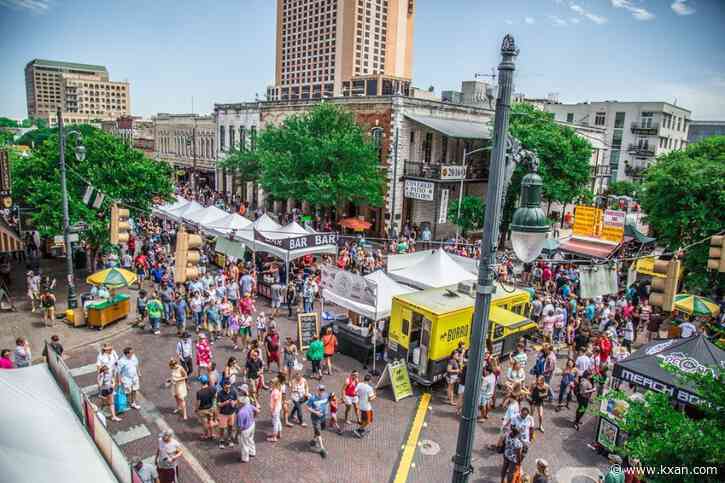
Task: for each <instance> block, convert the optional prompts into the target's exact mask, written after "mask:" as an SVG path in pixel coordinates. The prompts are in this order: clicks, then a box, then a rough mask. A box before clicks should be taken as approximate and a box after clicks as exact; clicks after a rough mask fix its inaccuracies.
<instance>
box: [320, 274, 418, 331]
mask: <svg viewBox="0 0 725 483" xmlns="http://www.w3.org/2000/svg"><path fill="white" fill-rule="evenodd" d="M364 278H365V279H366V280H370V281H371V282H373V283H374V284H375V286H376V288H377V293H376V303H375V306H372V305H368V304H363V303H360V302H356V301H354V300H350V299H348V298H346V297H342V296H340V295H337V294H335V293H333V292H331V291H330V290H328V289H323V291H322V295H323V297H324V298H325V300H327V301H330V302H332V303H334V304H335V305H339V306H340V307H344V308H346V309H348V310H351V311H353V312H355V313H357V314H360V315H362V316H364V317H367V318H369V319H372V320H379V319H385V318H387V317H390V309H391V307H392V305H393V297H395V296H396V295H402V294H406V293H411V292H417V290H416V289H414V288H410V287H407V286H405V285H401V284H399V283H398V282H396V281H395V280H393V279H392V278H390V277H388V276H387V275H386V274H385V272H383V271H382V270H376V271H375V272H373V273H370V274H368V275H365V277H364Z"/></svg>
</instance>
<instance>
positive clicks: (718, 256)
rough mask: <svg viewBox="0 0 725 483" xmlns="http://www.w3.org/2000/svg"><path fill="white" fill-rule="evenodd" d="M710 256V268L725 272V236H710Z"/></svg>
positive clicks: (708, 266) (708, 265)
mask: <svg viewBox="0 0 725 483" xmlns="http://www.w3.org/2000/svg"><path fill="white" fill-rule="evenodd" d="M708 257H709V258H708V260H707V269H708V270H717V271H718V272H725V236H723V235H713V236H712V237H710V253H709V255H708Z"/></svg>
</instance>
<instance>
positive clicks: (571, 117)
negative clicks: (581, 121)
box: [566, 112, 574, 124]
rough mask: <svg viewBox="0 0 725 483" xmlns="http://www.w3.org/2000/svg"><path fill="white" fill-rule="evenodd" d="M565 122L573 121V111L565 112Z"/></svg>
mask: <svg viewBox="0 0 725 483" xmlns="http://www.w3.org/2000/svg"><path fill="white" fill-rule="evenodd" d="M566 122H568V123H570V124H571V123H573V122H574V113H573V112H567V113H566Z"/></svg>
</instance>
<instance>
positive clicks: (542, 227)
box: [511, 167, 549, 263]
mask: <svg viewBox="0 0 725 483" xmlns="http://www.w3.org/2000/svg"><path fill="white" fill-rule="evenodd" d="M543 187H544V182H543V181H542V179H541V176H539V175H538V173H536V168H535V167H534V168H532V172H531V173H529V174H527V175H526V176H524V179H523V180H522V181H521V207H519V208H518V209H517V210H516V211H515V212H514V216H513V220H512V221H511V244H512V245H513V248H514V252H515V253H516V256H517V257H518V259H519V260H521V261H522V262H524V263H530V262H532V261H534V260H535V259H536V257H538V256H539V254H540V253H541V250H542V249H543V248H544V243H546V234H547V233H548V231H549V221H548V220H547V219H546V215H545V214H544V210H542V209H541V190H542V189H543Z"/></svg>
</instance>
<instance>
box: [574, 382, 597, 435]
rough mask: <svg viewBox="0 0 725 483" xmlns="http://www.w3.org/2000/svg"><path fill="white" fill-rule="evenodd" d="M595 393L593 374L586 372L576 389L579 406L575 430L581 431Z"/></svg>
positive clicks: (575, 419)
mask: <svg viewBox="0 0 725 483" xmlns="http://www.w3.org/2000/svg"><path fill="white" fill-rule="evenodd" d="M594 391H596V389H595V388H594V384H593V383H592V373H591V372H590V371H584V374H582V375H581V377H580V378H579V383H578V384H577V388H576V399H577V404H578V406H577V408H576V417H575V418H574V429H576V430H577V431H579V428H580V424H581V420H582V418H583V417H584V414H585V413H586V412H587V408H588V407H589V402H590V401H591V399H592V395H593V394H594Z"/></svg>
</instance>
